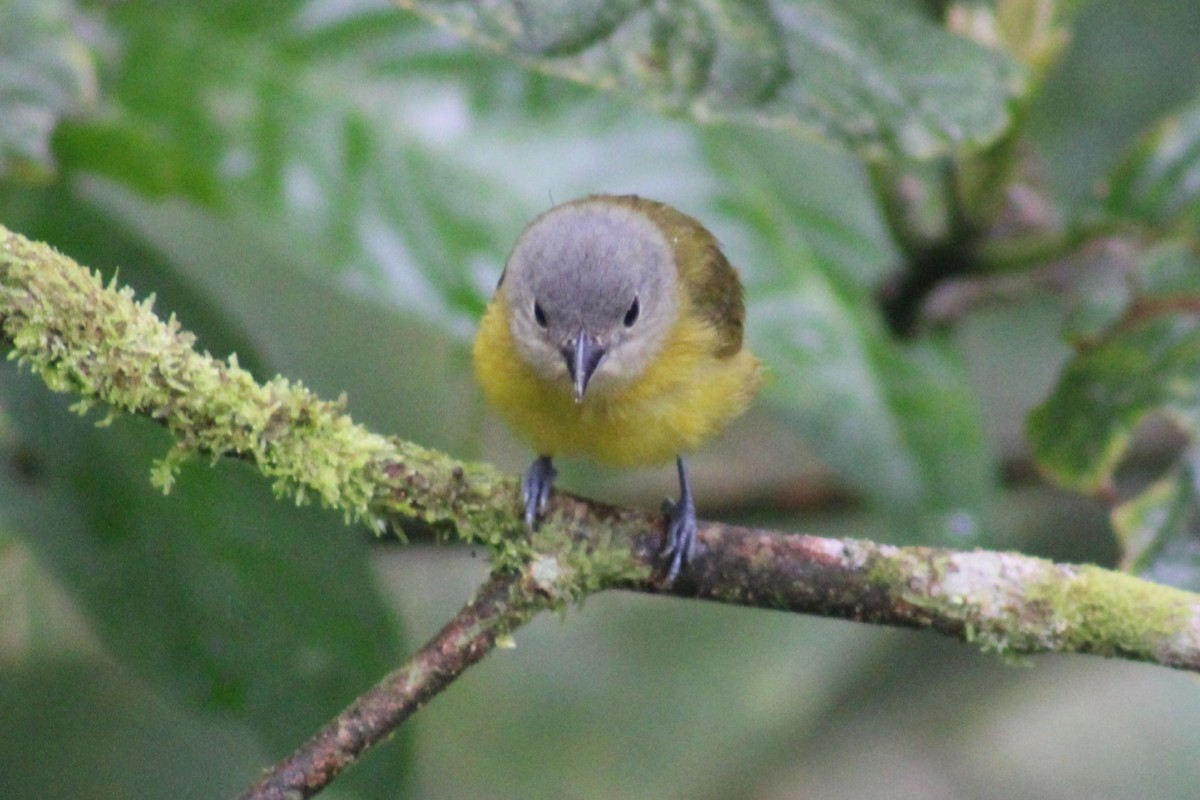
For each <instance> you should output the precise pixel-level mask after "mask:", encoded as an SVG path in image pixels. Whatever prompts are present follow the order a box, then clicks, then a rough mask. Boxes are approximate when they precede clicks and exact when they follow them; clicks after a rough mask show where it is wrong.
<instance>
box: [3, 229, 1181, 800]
mask: <svg viewBox="0 0 1200 800" xmlns="http://www.w3.org/2000/svg"><path fill="white" fill-rule="evenodd" d="M152 301H153V298H151V299H148V300H144V301H141V302H139V301H137V300H135V298H134V297H133V293H132V291H131V290H129V289H122V288H118V287H117V286H116V284H115V282H113V283H109V284H107V285H106V284H105V283H104V282H103V281H102V280H101V279H100V277H99V276H98V275H95V274H93V273H91V272H89V271H87V270H85V269H83V268H81V267H80V266H79V265H77V264H76V263H75V262H73V261H72V260H71V259H69V258H66V257H64V256H62V255H60V254H58V253H56V252H54V251H53V250H52V249H51V248H50V247H48V246H46V245H43V244H39V243H35V242H31V241H29V240H27V239H25V238H24V237H22V236H20V235H18V234H15V233H12V232H10V231H8V230H7V229H5V228H3V227H2V226H0V327H2V329H3V337H4V339H5V341H7V342H8V344H9V345H10V347H11V351H10V354H9V356H10V358H15V359H17V360H18V361H19V362H20V363H22V364H23V365H25V366H27V367H28V368H29V369H30V370H32V371H33V372H34V373H35V374H37V375H39V376H40V377H41V378H42V379H43V380H44V381H45V382H46V384H47V385H48V386H49V387H50V388H52V389H54V390H56V391H63V392H71V393H74V394H77V395H78V396H79V397H80V401H79V404H78V407H79V408H80V409H84V410H86V409H87V408H90V407H92V406H95V405H99V406H102V407H104V408H105V409H107V411H108V413H109V414H110V415H111V414H114V413H119V412H128V413H134V414H140V415H144V416H147V417H150V418H151V419H154V420H156V421H157V422H159V423H160V424H162V425H163V426H165V427H166V428H167V429H168V430H169V431H170V432H171V433H172V434H173V435H174V437H175V441H176V444H175V445H174V447H173V448H172V449H171V451H170V452H168V453H167V454H166V455H165V456H164V458H163V459H162V460H161V461H160V463H159V464H158V465H156V467H155V468H154V471H153V475H154V479H155V480H156V481H157V482H158V483H159V484H160V485H162V486H163V488H164V489H168V488H169V487H170V484H171V480H172V478H173V476H174V474H175V471H176V469H177V467H178V465H179V463H180V462H181V461H182V460H183V459H185V458H187V457H189V456H192V455H201V456H205V457H208V458H212V459H216V458H220V457H231V458H238V459H242V460H245V461H247V462H249V463H251V464H253V465H254V466H255V467H256V468H257V469H258V470H259V471H260V472H262V473H263V475H265V476H267V477H268V478H269V479H271V480H272V481H273V482H274V484H275V488H276V491H277V492H278V493H279V494H281V495H285V496H291V497H293V498H295V499H296V500H297V501H299V502H305V501H309V500H313V499H315V500H317V501H318V502H320V503H322V504H324V505H326V506H331V507H334V508H339V509H341V510H342V511H343V512H344V514H345V516H346V518H347V520H349V521H359V522H364V523H366V524H369V525H371V526H372V527H373V528H375V529H376V530H382V529H383V528H384V527H386V526H387V525H389V524H391V525H394V526H396V527H400V526H401V525H403V524H404V523H406V522H411V521H413V520H421V521H423V522H425V523H427V524H431V525H434V526H436V527H437V528H438V529H439V530H443V529H444V530H446V531H450V530H453V531H455V532H456V533H457V534H458V535H459V536H460V537H461V538H463V539H465V540H470V541H475V542H480V543H483V544H486V545H488V546H489V547H490V548H491V549H492V551H493V553H494V565H495V573H494V574H495V575H496V576H497V577H495V578H493V584H494V585H492V589H495V590H496V592H499V589H497V588H496V587H498V586H500V584H498V583H496V581H500V582H501V583H503V585H504V592H502V593H500V594H496V593H495V592H493V593H491V594H489V592H491V589H488V588H486V587H485V590H484V591H483V592H482V593H481V597H484V598H490V599H488V601H487V602H488V603H490V605H487V608H488V609H489V611H488V617H487V624H483V625H475V626H474V627H471V626H467V628H463V629H462V630H465V631H468V634H469V635H464V636H465V638H464V636H460V637H459V638H457V639H455V645H454V647H449V648H443V649H442V650H439V649H438V647H437V646H434V645H436V642H437V640H436V639H435V642H431V646H434V647H433V650H432V651H430V648H429V646H427V648H426V649H425V650H422V651H421V652H422V653H423V654H424V653H426V651H429V652H442V653H443V654H444V656H445V657H446V658H450V657H451V656H453V654H454V653H459V655H462V654H463V653H471V654H473V655H472V658H460V659H459V660H458V661H456V662H454V663H453V664H450V663H449V662H447V663H442V664H438V663H433V662H427V661H425V660H422V659H423V658H424V657H423V656H422V655H421V654H418V656H417V657H416V658H415V659H414V661H413V662H410V664H409V665H408V666H406V667H405V668H403V669H402V670H401V672H402V673H403V674H404V675H405V676H407V677H405V679H404V680H403V681H400V683H399V684H396V683H395V682H393V683H392V684H388V682H387V681H385V682H384V683H381V684H380V687H377V688H376V690H373V693H370V694H371V697H372V698H373V699H372V703H373V704H377V705H372V706H371V708H374V709H376V710H379V709H383V710H381V711H380V712H379V713H378V714H375V715H373V716H372V717H371V719H372V724H373V725H375V726H378V727H373V728H372V731H373V733H372V736H369V737H367V738H366V739H363V741H364V742H365V744H364V745H363V747H366V746H370V744H371V743H373V742H374V741H378V740H379V738H382V736H384V735H386V732H387V731H389V730H391V729H392V728H394V727H395V725H397V724H399V722H400V721H402V719H404V718H406V716H407V715H408V714H410V713H411V712H412V710H413V709H414V708H415V706H412V705H411V703H419V702H423V701H424V700H425V699H428V697H429V695H430V694H431V693H432V692H434V691H438V690H440V688H442V687H443V686H445V685H446V684H447V683H449V681H450V680H452V679H453V677H454V676H455V675H457V674H458V672H459V671H461V669H465V668H466V667H467V666H469V665H470V664H471V663H474V661H475V660H478V659H477V658H475V657H474V656H475V655H477V656H478V657H482V655H483V653H486V652H487V651H488V650H489V649H490V648H491V647H492V646H494V644H495V636H496V635H497V634H498V633H503V632H505V631H507V630H510V629H511V628H513V627H516V626H518V625H520V624H521V623H523V622H524V621H525V620H526V619H528V618H529V617H531V616H532V615H533V614H535V613H537V612H538V611H539V610H542V609H547V608H553V607H556V606H562V605H563V604H565V603H568V602H570V601H573V600H579V599H582V598H583V597H585V596H587V595H589V594H592V593H594V592H596V591H600V590H604V589H614V588H616V589H628V590H634V591H645V592H670V593H672V594H675V595H679V596H686V597H694V598H702V599H708V600H716V601H720V602H725V603H734V604H741V605H751V606H759V607H765V608H776V609H783V610H789V611H794V612H801V613H812V614H821V615H825V616H831V617H841V618H845V619H852V620H858V621H865V622H872V623H877V624H886V625H896V626H905V627H919V628H932V629H934V630H937V631H939V632H941V633H944V634H948V635H951V636H955V637H957V638H960V639H963V640H965V641H973V642H976V643H978V644H980V645H982V647H983V648H984V649H986V650H995V651H998V652H1001V653H1006V654H1033V653H1042V652H1077V653H1096V654H1101V655H1107V656H1115V657H1121V658H1126V659H1131V660H1138V661H1147V662H1153V663H1158V664H1163V665H1165V666H1169V667H1175V668H1180V669H1186V670H1191V671H1198V672H1200V595H1196V594H1192V593H1189V592H1184V591H1180V590H1178V589H1173V588H1170V587H1166V586H1161V585H1158V584H1154V583H1151V582H1148V581H1143V580H1140V579H1137V578H1134V577H1131V576H1128V575H1125V574H1121V573H1116V572H1111V571H1108V570H1104V569H1100V568H1097V567H1089V566H1068V565H1061V564H1055V563H1052V562H1049V561H1045V560H1043V559H1038V558H1031V557H1028V556H1023V555H1019V554H1015V553H994V552H984V551H977V552H955V551H951V550H938V549H932V548H920V547H909V548H900V547H891V546H886V545H878V544H874V543H871V542H863V541H856V540H849V539H824V538H819V537H813V536H802V535H785V534H781V533H776V532H772V531H762V530H750V529H745V528H735V527H730V526H725V525H720V524H715V523H701V525H700V526H699V532H698V545H699V546H698V554H697V557H696V559H695V560H694V561H693V562H692V564H691V565H690V566H689V568H688V569H687V570H685V572H684V574H683V575H682V576H681V577H680V579H679V580H678V581H676V582H675V583H674V584H673V585H671V586H666V585H664V583H663V581H662V579H661V578H662V570H661V567H662V565H661V564H659V563H658V558H657V554H658V553H659V552H660V551H661V547H662V536H663V520H662V518H661V516H659V515H656V514H648V513H645V512H641V511H636V510H631V509H618V508H613V507H611V506H606V505H603V504H600V503H595V502H592V501H588V500H584V499H581V498H577V497H574V496H571V495H568V494H565V493H561V492H559V493H556V494H555V495H554V497H553V498H552V501H551V503H550V507H549V510H548V513H547V516H546V519H545V522H544V523H543V524H542V526H541V527H540V528H539V530H538V532H537V533H536V534H534V535H532V536H529V535H526V534H525V533H524V531H523V528H522V524H521V509H520V502H519V485H518V481H517V480H516V479H515V478H512V477H508V476H505V475H502V474H501V473H499V472H498V471H497V470H495V469H494V468H492V467H490V466H487V465H483V464H470V463H463V462H460V461H456V460H454V459H452V458H450V457H449V456H446V455H444V454H441V453H437V452H435V451H431V450H428V449H425V448H422V447H419V446H417V445H414V444H411V443H409V442H404V441H401V440H399V439H396V438H393V437H387V436H382V435H379V434H375V433H372V432H370V431H368V430H366V429H365V428H363V427H362V426H360V425H357V424H355V423H354V422H353V421H352V420H351V419H350V418H349V416H347V415H346V413H345V411H344V409H343V403H342V402H340V401H339V402H329V401H326V400H322V399H320V398H318V397H316V396H315V395H313V394H312V393H311V392H309V391H308V390H307V389H305V388H304V387H303V386H301V385H300V384H298V383H293V382H289V381H288V380H286V379H284V378H280V377H276V378H274V379H272V380H270V381H267V382H266V383H259V382H257V381H255V380H254V378H253V377H252V376H251V375H250V374H249V373H247V372H246V371H245V370H244V369H242V368H241V367H239V366H238V364H237V359H236V358H235V357H232V356H231V357H230V358H229V359H227V360H224V361H222V360H219V359H215V358H213V357H212V356H210V355H208V354H202V353H198V352H196V350H195V348H194V337H193V336H192V335H191V334H189V333H187V332H186V331H184V330H182V329H181V327H180V325H179V323H178V322H177V321H176V320H175V318H174V317H173V316H172V317H171V318H170V319H168V320H166V321H163V320H161V319H159V318H158V317H157V316H156V315H155V314H154V312H153V311H152V309H151V306H152ZM505 575H508V576H516V577H513V578H503V576H505ZM472 608H473V607H472V606H468V608H467V609H464V611H463V612H460V617H461V616H462V615H463V614H466V615H467V617H470V615H471V614H473V613H475V612H474V611H472ZM456 619H457V618H456ZM452 626H453V623H452V625H451V626H448V627H447V630H450V629H451V628H452ZM440 635H441V634H439V636H440ZM456 648H457V649H456ZM435 661H436V659H435ZM406 670H407V671H406ZM396 674H397V675H399V674H401V673H396ZM414 681H415V683H414ZM400 684H402V686H401V685H400ZM389 685H390V686H391V688H390V689H389V688H388V687H389ZM401 689H402V691H401ZM393 692H401V694H402V695H403V697H401V696H400V695H397V694H394V693H393ZM364 697H366V696H364ZM404 698H408V699H407V700H405V699H404ZM406 703H410V705H406ZM378 704H382V705H378ZM387 709H391V710H392V712H396V710H397V709H399V710H400V711H401V712H402V713H400V715H399V716H390V715H389V714H391V713H392V712H389V711H387ZM405 709H407V710H405ZM369 710H370V709H364V708H362V707H358V706H357V705H356V706H355V707H352V708H351V709H350V710H348V712H347V714H351V717H347V716H346V715H343V716H341V717H339V718H338V719H337V720H335V721H334V723H333V724H332V726H333V727H332V728H331V729H336V728H337V726H339V725H343V724H350V723H351V722H352V721H353V720H360V721H361V720H362V719H363V716H362V715H363V713H364V711H369ZM354 724H358V722H354ZM375 734H378V736H375ZM372 737H374V738H372ZM323 741H325V740H322V739H320V737H318V738H317V739H314V740H313V743H315V744H314V746H320V745H321V743H322V742H323ZM326 743H327V742H326ZM310 744H311V743H310ZM356 746H357V745H356ZM302 750H303V749H302ZM358 752H360V751H359V750H354V751H353V752H349V751H347V753H348V755H347V757H346V760H345V762H344V763H349V761H352V760H353V758H354V757H356V756H357V754H358ZM343 755H345V754H343ZM308 778H313V776H311V775H310V776H307V778H305V779H308ZM313 779H314V780H316V779H315V778H313ZM318 782H319V781H318ZM314 785H315V784H314ZM321 785H323V784H321ZM304 796H307V794H305V795H304Z"/></svg>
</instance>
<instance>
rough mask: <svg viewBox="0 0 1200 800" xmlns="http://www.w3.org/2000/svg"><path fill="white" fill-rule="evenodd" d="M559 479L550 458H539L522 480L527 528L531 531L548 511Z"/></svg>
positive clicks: (530, 466)
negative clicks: (552, 492) (547, 506)
mask: <svg viewBox="0 0 1200 800" xmlns="http://www.w3.org/2000/svg"><path fill="white" fill-rule="evenodd" d="M557 477H558V471H557V470H555V469H554V463H553V462H552V461H551V460H550V456H541V457H539V458H537V459H536V460H535V461H534V462H533V463H532V464H530V465H529V469H528V470H526V471H525V477H524V478H522V479H521V494H522V497H523V498H524V500H525V527H526V528H528V529H529V530H531V531H532V530H534V529H535V528H537V523H538V518H539V517H541V516H542V512H544V511H545V510H546V503H548V502H549V501H550V492H551V490H553V489H554V479H555V478H557Z"/></svg>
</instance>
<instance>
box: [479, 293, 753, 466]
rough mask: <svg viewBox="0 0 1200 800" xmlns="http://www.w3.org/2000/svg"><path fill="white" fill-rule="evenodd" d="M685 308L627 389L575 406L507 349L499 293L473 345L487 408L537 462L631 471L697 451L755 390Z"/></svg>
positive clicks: (741, 362) (564, 390)
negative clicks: (587, 461) (589, 462)
mask: <svg viewBox="0 0 1200 800" xmlns="http://www.w3.org/2000/svg"><path fill="white" fill-rule="evenodd" d="M689 312H690V308H688V307H687V305H686V303H685V304H684V307H682V308H680V313H679V316H678V318H677V320H676V322H675V324H674V326H673V327H672V329H671V333H670V335H669V336H668V338H667V341H666V343H665V345H664V346H663V349H662V350H661V351H660V352H659V354H658V355H657V356H655V357H654V359H652V360H651V362H650V363H649V364H648V365H647V367H646V369H645V370H644V371H643V373H642V374H641V376H640V377H638V378H636V379H635V380H634V381H633V382H631V383H629V384H628V385H626V386H624V387H622V388H620V389H614V390H612V391H609V392H607V393H596V394H588V395H586V396H585V398H584V400H583V402H582V403H576V402H575V399H574V398H573V397H572V395H571V389H570V387H569V386H560V385H556V384H553V383H551V382H548V381H546V380H544V379H543V378H541V377H540V376H539V375H537V374H535V373H534V371H533V370H532V369H530V367H529V366H528V365H527V364H526V363H525V361H524V360H523V359H522V358H521V356H520V354H519V353H518V351H517V349H516V347H515V346H514V343H513V339H512V333H511V331H510V330H509V325H508V311H507V309H506V307H505V303H504V293H503V290H501V291H498V292H497V293H496V296H495V297H494V298H493V299H492V302H491V304H490V305H489V306H488V309H487V312H486V313H485V314H484V317H483V320H482V321H481V322H480V326H479V332H478V334H477V335H476V337H475V347H474V360H475V374H476V376H477V378H478V379H479V383H480V385H481V386H482V387H483V391H484V395H485V396H486V398H487V401H488V403H489V404H490V405H491V406H492V407H493V408H495V409H496V410H497V411H498V412H499V413H500V415H501V417H502V418H503V419H504V421H505V422H506V423H507V424H508V425H509V427H510V428H512V430H513V432H514V433H515V434H516V435H517V436H518V437H520V438H521V439H522V440H524V441H525V442H527V443H528V444H529V445H530V446H532V447H533V449H534V450H535V451H536V453H537V454H538V455H539V456H586V457H589V458H593V459H595V460H596V461H599V462H601V463H605V464H612V465H617V466H634V465H645V464H656V463H661V462H663V461H667V460H669V459H671V458H673V457H675V456H676V455H678V454H680V453H685V452H688V451H690V450H693V449H695V448H696V447H697V446H699V445H700V444H701V443H702V442H703V441H704V440H706V439H708V438H709V437H711V436H713V435H714V434H716V433H717V432H718V431H719V430H720V429H721V428H722V427H724V425H725V424H726V423H728V422H729V421H730V420H731V419H733V418H734V417H736V416H738V415H739V414H741V413H742V411H744V410H745V408H746V406H747V404H749V402H750V399H751V398H752V397H753V396H754V393H755V392H756V391H757V389H758V386H759V384H760V382H761V379H762V378H761V368H760V364H759V361H758V359H756V358H755V357H754V356H753V355H751V354H750V352H749V351H747V350H745V349H744V348H743V349H740V350H738V351H737V352H736V353H733V354H731V355H727V356H723V357H722V356H717V355H716V353H717V352H719V351H720V346H721V343H720V342H719V341H718V334H717V331H716V330H715V329H714V328H713V327H712V326H711V325H709V324H708V323H706V322H705V320H704V319H703V318H702V317H700V316H699V315H696V314H692V313H689Z"/></svg>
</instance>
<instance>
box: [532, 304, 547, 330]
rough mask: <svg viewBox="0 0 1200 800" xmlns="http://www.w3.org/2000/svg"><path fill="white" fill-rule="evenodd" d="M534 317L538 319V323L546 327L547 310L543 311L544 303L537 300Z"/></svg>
mask: <svg viewBox="0 0 1200 800" xmlns="http://www.w3.org/2000/svg"><path fill="white" fill-rule="evenodd" d="M533 318H534V319H535V320H537V324H538V325H541V326H542V327H543V328H544V327H546V312H545V311H542V304H541V303H539V302H538V301H536V300H534V301H533Z"/></svg>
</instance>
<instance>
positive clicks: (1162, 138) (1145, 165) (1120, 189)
mask: <svg viewBox="0 0 1200 800" xmlns="http://www.w3.org/2000/svg"><path fill="white" fill-rule="evenodd" d="M1107 189H1108V195H1107V198H1106V199H1105V202H1104V206H1103V208H1104V211H1105V212H1107V213H1108V214H1109V215H1111V216H1113V217H1116V218H1118V219H1132V220H1137V221H1139V222H1142V223H1145V224H1147V225H1152V226H1154V227H1160V228H1161V227H1174V226H1192V227H1194V226H1195V225H1196V223H1197V222H1200V96H1198V97H1196V98H1195V99H1193V100H1192V101H1191V102H1190V103H1188V104H1187V105H1186V106H1184V107H1183V108H1181V109H1179V110H1178V111H1176V112H1175V113H1173V114H1171V115H1170V116H1168V117H1166V118H1165V119H1163V120H1162V121H1161V122H1159V123H1158V124H1157V125H1155V126H1154V127H1153V128H1152V129H1151V130H1150V131H1149V132H1147V133H1146V135H1144V136H1143V137H1142V138H1141V139H1140V140H1139V141H1138V142H1137V144H1136V145H1134V147H1133V148H1132V149H1131V151H1130V152H1129V153H1128V154H1127V155H1126V156H1125V158H1124V159H1123V161H1122V162H1121V164H1120V165H1119V166H1118V167H1117V168H1116V169H1115V170H1114V171H1113V173H1112V175H1111V176H1110V177H1109V178H1108V181H1107Z"/></svg>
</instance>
